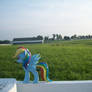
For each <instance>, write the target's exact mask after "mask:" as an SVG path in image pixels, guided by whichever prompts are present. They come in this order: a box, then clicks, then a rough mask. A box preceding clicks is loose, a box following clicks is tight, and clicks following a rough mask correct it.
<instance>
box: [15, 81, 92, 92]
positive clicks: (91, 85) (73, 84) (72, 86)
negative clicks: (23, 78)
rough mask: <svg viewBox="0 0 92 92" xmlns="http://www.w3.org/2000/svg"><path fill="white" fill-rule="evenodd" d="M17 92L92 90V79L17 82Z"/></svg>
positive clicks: (74, 91)
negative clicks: (33, 82) (35, 82)
mask: <svg viewBox="0 0 92 92" xmlns="http://www.w3.org/2000/svg"><path fill="white" fill-rule="evenodd" d="M17 92H92V81H53V82H50V83H47V82H39V83H38V84H32V83H31V82H30V83H28V84H23V83H22V82H17Z"/></svg>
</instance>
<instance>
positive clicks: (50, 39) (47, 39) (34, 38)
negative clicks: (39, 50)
mask: <svg viewBox="0 0 92 92" xmlns="http://www.w3.org/2000/svg"><path fill="white" fill-rule="evenodd" d="M43 39H44V41H54V40H82V39H92V35H80V36H78V35H76V34H75V35H72V36H64V37H63V36H62V35H61V34H52V37H49V36H44V37H43V36H41V35H38V36H36V37H26V38H14V39H13V41H30V40H43ZM10 43H11V41H9V40H0V44H10Z"/></svg>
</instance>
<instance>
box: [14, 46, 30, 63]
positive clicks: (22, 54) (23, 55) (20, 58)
mask: <svg viewBox="0 0 92 92" xmlns="http://www.w3.org/2000/svg"><path fill="white" fill-rule="evenodd" d="M14 57H15V58H17V62H18V63H24V61H25V60H26V59H27V58H28V57H31V53H30V52H29V50H28V49H26V48H24V47H19V48H18V49H17V51H16V54H15V56H14Z"/></svg>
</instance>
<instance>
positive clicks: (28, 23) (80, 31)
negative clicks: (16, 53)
mask: <svg viewBox="0 0 92 92" xmlns="http://www.w3.org/2000/svg"><path fill="white" fill-rule="evenodd" d="M53 33H55V34H56V33H59V34H62V35H63V36H64V35H69V36H71V35H73V34H77V35H88V34H90V35H92V0H0V40H5V39H8V40H12V39H13V38H14V37H31V36H37V35H44V36H47V35H49V36H51V34H53Z"/></svg>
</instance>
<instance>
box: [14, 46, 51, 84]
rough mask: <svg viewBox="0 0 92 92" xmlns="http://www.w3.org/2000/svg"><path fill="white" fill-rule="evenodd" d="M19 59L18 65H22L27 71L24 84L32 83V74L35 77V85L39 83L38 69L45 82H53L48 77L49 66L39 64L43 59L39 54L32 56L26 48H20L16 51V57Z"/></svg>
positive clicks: (42, 63)
mask: <svg viewBox="0 0 92 92" xmlns="http://www.w3.org/2000/svg"><path fill="white" fill-rule="evenodd" d="M14 57H15V58H17V62H18V63H22V66H23V69H24V71H25V78H24V83H28V82H29V81H30V74H29V73H30V72H32V74H33V75H34V81H33V83H38V81H39V76H38V72H37V68H39V69H40V71H41V78H42V80H45V81H48V82H49V81H51V80H50V79H49V77H48V72H49V69H48V65H47V64H46V63H44V62H40V63H38V61H39V59H40V58H41V57H40V55H39V54H35V55H33V56H32V55H31V52H29V50H28V49H26V48H24V47H19V48H18V49H17V51H16V54H15V56H14Z"/></svg>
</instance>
